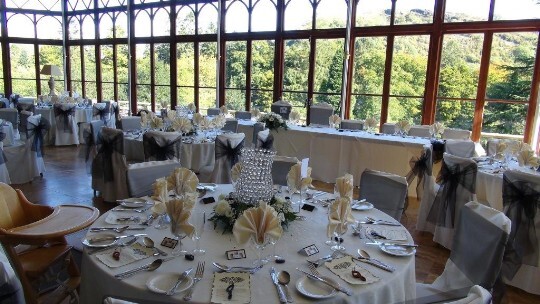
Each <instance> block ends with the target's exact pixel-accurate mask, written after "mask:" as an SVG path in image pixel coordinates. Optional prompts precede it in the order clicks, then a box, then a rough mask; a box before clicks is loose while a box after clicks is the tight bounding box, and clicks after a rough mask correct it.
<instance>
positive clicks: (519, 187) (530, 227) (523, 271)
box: [503, 170, 540, 295]
mask: <svg viewBox="0 0 540 304" xmlns="http://www.w3.org/2000/svg"><path fill="white" fill-rule="evenodd" d="M503 204H504V213H505V214H506V216H508V217H509V218H510V220H511V221H512V232H511V233H510V240H509V243H510V244H511V245H510V246H509V248H508V250H507V253H506V254H505V261H504V266H503V269H504V272H503V274H504V275H505V281H506V284H508V285H512V286H515V287H517V288H520V289H522V290H525V291H526V292H529V293H532V294H537V295H540V286H539V284H538V282H539V281H540V252H539V250H540V248H539V244H540V215H539V212H538V211H539V210H538V209H539V208H540V176H539V175H536V174H529V173H526V172H521V171H514V170H511V171H506V172H505V173H504V176H503Z"/></svg>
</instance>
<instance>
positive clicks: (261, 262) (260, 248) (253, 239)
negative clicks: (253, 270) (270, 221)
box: [249, 234, 270, 267]
mask: <svg viewBox="0 0 540 304" xmlns="http://www.w3.org/2000/svg"><path fill="white" fill-rule="evenodd" d="M249 241H250V242H251V245H252V246H253V248H254V249H255V253H256V254H257V260H256V261H255V262H253V264H255V266H257V267H258V266H262V265H264V264H266V263H268V260H267V259H263V258H262V251H263V250H264V248H266V246H267V245H268V243H269V242H270V238H269V237H268V235H267V234H265V235H264V240H263V242H262V243H259V241H258V240H257V236H256V235H255V234H252V235H251V238H250V239H249Z"/></svg>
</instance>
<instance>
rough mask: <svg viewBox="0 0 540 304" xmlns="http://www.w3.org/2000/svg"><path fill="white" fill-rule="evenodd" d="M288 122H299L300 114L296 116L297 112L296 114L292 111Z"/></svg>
mask: <svg viewBox="0 0 540 304" xmlns="http://www.w3.org/2000/svg"><path fill="white" fill-rule="evenodd" d="M289 120H290V121H291V122H298V121H299V120H300V114H298V112H296V111H292V112H291V113H290V114H289Z"/></svg>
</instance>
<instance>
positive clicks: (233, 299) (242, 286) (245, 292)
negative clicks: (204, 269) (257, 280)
mask: <svg viewBox="0 0 540 304" xmlns="http://www.w3.org/2000/svg"><path fill="white" fill-rule="evenodd" d="M233 284H234V287H233V288H231V287H230V286H231V285H233ZM231 289H232V290H231ZM229 291H230V295H231V296H230V299H229ZM210 301H211V302H212V303H231V304H233V303H235V304H236V303H237V304H242V303H250V302H251V276H250V274H249V273H246V272H216V273H214V284H213V285H212V298H211V299H210Z"/></svg>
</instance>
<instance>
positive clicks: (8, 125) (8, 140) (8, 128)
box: [0, 121, 15, 147]
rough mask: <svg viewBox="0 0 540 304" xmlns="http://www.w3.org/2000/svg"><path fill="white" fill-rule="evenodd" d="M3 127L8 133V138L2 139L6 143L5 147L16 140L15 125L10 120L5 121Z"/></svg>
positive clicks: (5, 132)
mask: <svg viewBox="0 0 540 304" xmlns="http://www.w3.org/2000/svg"><path fill="white" fill-rule="evenodd" d="M0 127H1V128H2V132H4V134H6V138H4V140H3V141H2V142H3V143H4V147H6V146H11V145H12V144H13V142H14V141H15V134H14V133H13V125H12V124H11V122H10V121H4V123H3V124H2V125H1V126H0Z"/></svg>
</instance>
